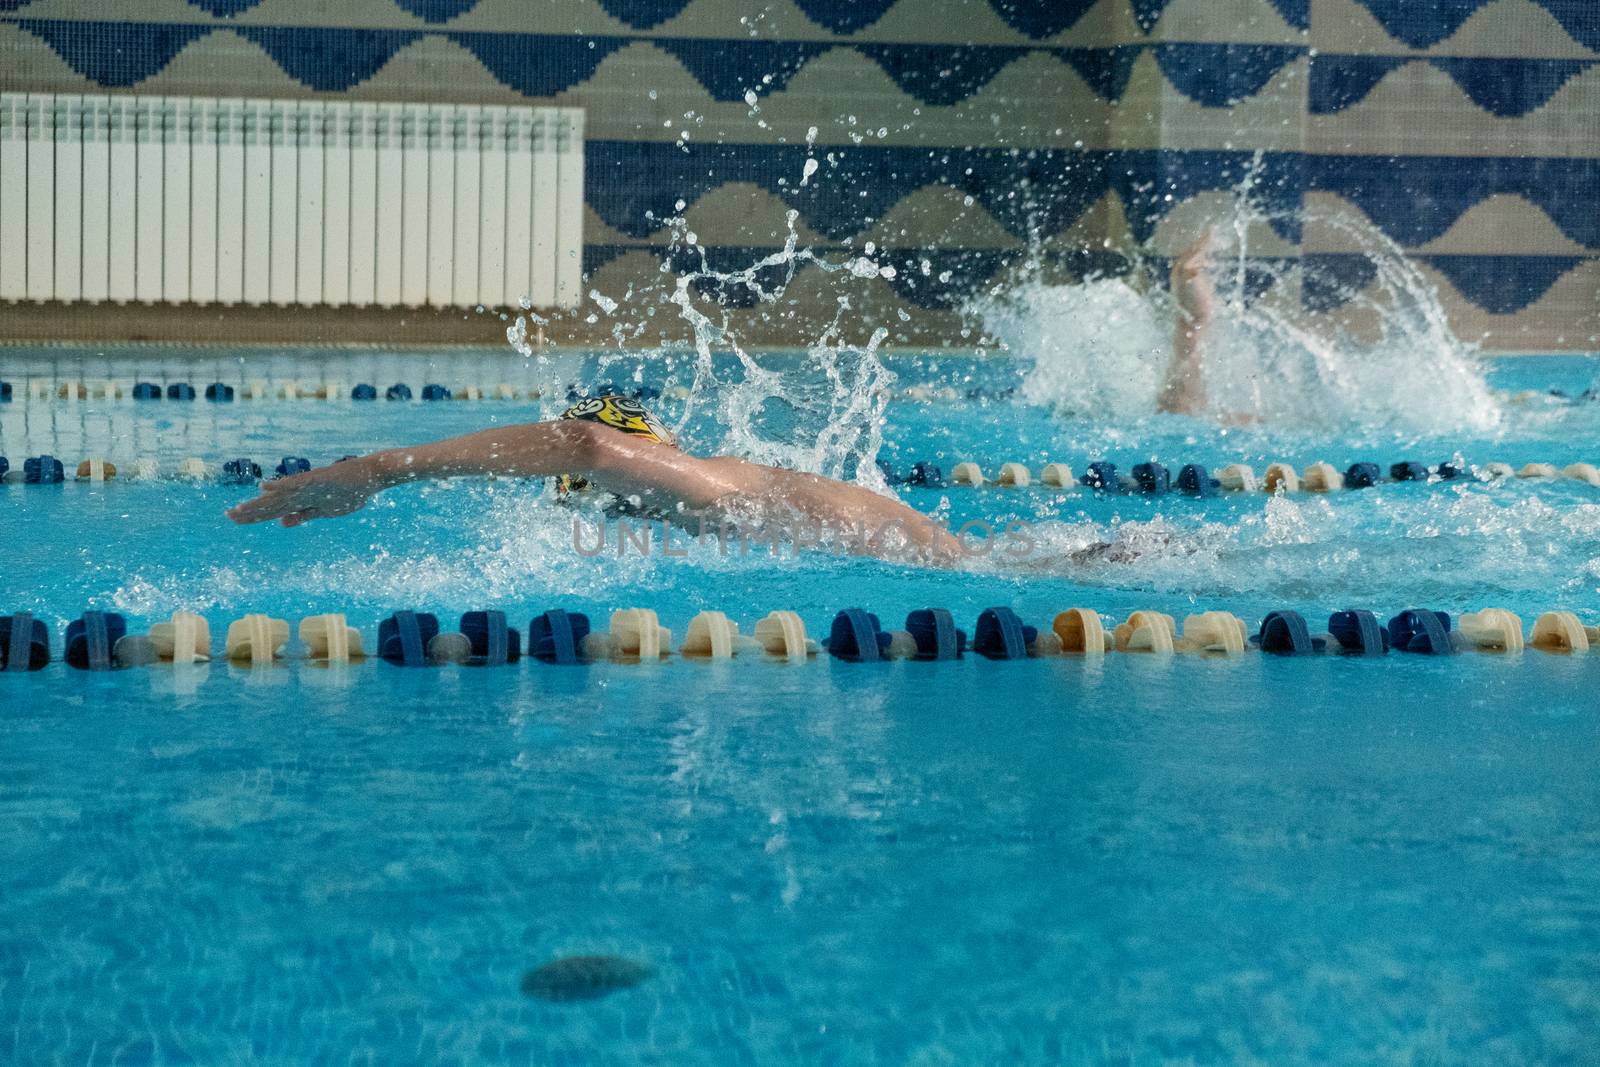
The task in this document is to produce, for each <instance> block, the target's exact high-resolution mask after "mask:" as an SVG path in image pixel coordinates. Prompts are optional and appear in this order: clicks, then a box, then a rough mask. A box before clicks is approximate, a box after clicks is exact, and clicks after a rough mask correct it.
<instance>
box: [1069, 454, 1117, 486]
mask: <svg viewBox="0 0 1600 1067" xmlns="http://www.w3.org/2000/svg"><path fill="white" fill-rule="evenodd" d="M1078 481H1079V482H1081V483H1083V484H1084V485H1086V486H1088V487H1089V488H1090V489H1095V490H1098V491H1100V492H1102V493H1115V492H1117V491H1118V490H1120V489H1121V488H1122V479H1121V478H1120V477H1119V476H1118V474H1117V465H1116V464H1115V463H1107V462H1106V461H1105V460H1096V461H1095V462H1093V463H1091V464H1089V466H1088V468H1087V469H1085V470H1084V472H1083V474H1082V475H1081V476H1080V477H1079V478H1078Z"/></svg>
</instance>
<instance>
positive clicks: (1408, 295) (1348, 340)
mask: <svg viewBox="0 0 1600 1067" xmlns="http://www.w3.org/2000/svg"><path fill="white" fill-rule="evenodd" d="M1247 182H1248V179H1247ZM1304 218H1305V221H1306V222H1307V223H1308V224H1315V225H1319V226H1323V227H1326V228H1329V229H1331V230H1332V231H1333V233H1334V234H1335V235H1337V237H1338V238H1339V239H1340V240H1341V241H1342V242H1343V243H1346V244H1348V245H1350V246H1351V247H1356V248H1359V249H1361V251H1362V252H1363V254H1365V255H1366V256H1367V257H1368V258H1369V260H1371V261H1372V262H1373V263H1374V264H1375V266H1376V278H1375V281H1374V283H1373V285H1372V286H1370V287H1369V288H1368V289H1367V290H1366V291H1365V292H1363V293H1357V294H1354V295H1353V296H1352V299H1351V300H1350V302H1349V303H1348V304H1347V305H1346V308H1345V311H1344V313H1343V314H1342V315H1341V319H1342V320H1345V321H1359V322H1365V323H1367V324H1370V327H1371V328H1370V329H1369V330H1367V333H1368V334H1370V335H1371V336H1358V335H1357V334H1356V332H1355V331H1354V330H1351V329H1347V328H1345V327H1343V326H1338V325H1334V324H1331V323H1323V322H1316V323H1313V322H1310V321H1308V319H1307V316H1306V315H1305V314H1304V313H1303V312H1301V311H1300V310H1299V309H1298V308H1297V307H1292V306H1289V305H1290V304H1292V303H1295V301H1285V300H1282V299H1269V298H1262V299H1253V300H1252V299H1247V298H1246V293H1247V290H1252V289H1253V290H1256V291H1260V282H1261V281H1262V280H1265V279H1264V278H1263V275H1265V276H1266V278H1270V280H1271V282H1273V283H1275V284H1274V285H1273V286H1272V289H1273V291H1274V292H1288V293H1298V286H1297V285H1295V284H1292V283H1293V282H1295V281H1297V279H1296V278H1291V277H1288V275H1289V274H1290V273H1291V272H1293V273H1296V274H1297V273H1298V269H1299V268H1298V264H1297V263H1293V262H1291V263H1289V264H1286V265H1284V266H1280V267H1275V268H1274V267H1272V266H1270V265H1269V264H1268V261H1264V260H1261V259H1254V260H1251V259H1248V257H1249V254H1250V249H1249V241H1248V234H1249V232H1250V231H1251V230H1252V229H1253V228H1254V227H1255V226H1256V224H1258V223H1260V222H1265V221H1267V219H1266V216H1264V215H1263V214H1262V213H1261V212H1260V211H1258V210H1257V209H1255V208H1254V207H1253V206H1252V205H1251V203H1250V198H1249V188H1248V184H1246V185H1244V186H1241V188H1240V189H1239V190H1236V199H1235V207H1234V212H1233V214H1232V216H1231V217H1230V218H1226V219H1223V220H1221V224H1220V225H1219V226H1218V227H1217V231H1218V233H1219V236H1220V238H1221V240H1219V242H1218V245H1219V247H1218V249H1217V250H1216V251H1214V253H1213V256H1212V273H1213V276H1214V278H1215V280H1216V283H1217V288H1218V300H1219V305H1220V306H1219V310H1218V314H1217V316H1216V318H1215V320H1214V322H1213V324H1212V327H1211V331H1210V334H1209V336H1208V338H1207V341H1206V347H1205V349H1204V352H1205V368H1206V372H1205V373H1206V388H1207V393H1208V395H1209V408H1210V410H1209V412H1208V414H1210V415H1212V416H1214V417H1217V418H1221V419H1224V420H1230V419H1238V418H1245V419H1249V420H1254V421H1260V422H1262V423H1266V424H1280V425H1281V424H1289V425H1296V426H1304V427H1320V428H1323V429H1330V428H1335V427H1394V428H1398V429H1404V430H1410V431H1415V432H1421V433H1428V432H1447V431H1459V430H1462V429H1471V430H1476V431H1483V432H1488V431H1493V430H1496V429H1498V428H1499V427H1500V426H1501V423H1502V411H1501V409H1500V406H1499V404H1498V403H1497V401H1496V400H1495V398H1494V395H1493V393H1492V392H1491V390H1490V388H1489V386H1488V384H1487V382H1486V381H1485V378H1484V372H1483V369H1482V367H1481V365H1480V362H1479V359H1478V356H1477V352H1476V351H1475V349H1474V348H1473V347H1472V346H1470V345H1468V344H1466V343H1464V342H1462V341H1461V340H1460V339H1459V338H1457V337H1456V336H1455V335H1454V334H1453V333H1452V332H1451V330H1450V327H1449V325H1448V323H1447V321H1446V318H1445V314H1444V310H1443V308H1442V307H1441V306H1440V304H1439V299H1438V294H1437V291H1436V290H1435V289H1434V287H1433V286H1432V285H1431V284H1429V282H1428V281H1427V279H1426V278H1424V277H1423V276H1422V274H1421V273H1420V272H1419V271H1418V270H1417V269H1416V267H1415V266H1413V265H1412V264H1411V263H1410V261H1409V260H1407V259H1406V257H1405V255H1404V253H1403V252H1402V250H1401V249H1400V248H1399V246H1397V245H1395V244H1394V243H1393V242H1392V241H1390V240H1389V239H1388V238H1386V237H1384V236H1383V235H1382V234H1379V233H1377V232H1375V231H1373V230H1371V229H1370V228H1368V227H1365V226H1363V225H1358V224H1357V223H1355V222H1353V221H1352V220H1350V219H1348V218H1346V217H1342V216H1334V215H1326V216H1324V215H1323V214H1322V213H1312V212H1308V213H1307V214H1306V215H1305V216H1304ZM1135 265H1136V266H1139V265H1141V264H1139V263H1137V262H1136V263H1135ZM1247 265H1248V273H1247V270H1246V268H1247ZM1144 273H1148V272H1146V271H1137V270H1136V271H1134V272H1131V273H1130V275H1129V277H1137V276H1138V275H1140V274H1144ZM968 310H969V313H971V314H973V315H975V316H976V317H977V318H979V319H980V320H981V321H982V323H983V326H984V329H985V331H986V332H987V333H988V334H989V335H990V336H993V337H996V338H998V339H999V340H1000V341H1001V342H1002V344H1003V345H1004V347H1006V348H1007V349H1009V350H1010V351H1011V352H1012V353H1013V354H1015V355H1016V356H1019V357H1022V358H1024V359H1025V360H1027V361H1028V362H1029V364H1030V365H1029V367H1028V370H1027V373H1026V374H1025V377H1024V379H1023V387H1022V394H1023V396H1024V397H1025V398H1026V399H1027V400H1028V401H1030V402H1031V403H1034V404H1038V405H1042V406H1047V407H1051V408H1053V409H1054V410H1056V411H1057V412H1058V413H1060V414H1063V415H1073V416H1084V417H1091V418H1096V419H1101V420H1107V421H1110V422H1128V421H1132V420H1135V419H1139V418H1142V417H1145V416H1149V415H1151V414H1153V413H1154V412H1155V410H1156V395H1157V392H1158V391H1159V389H1160V387H1161V383H1162V379H1163V375H1164V374H1165V371H1166V367H1167V364H1168V361H1169V360H1170V359H1171V357H1172V341H1173V331H1174V323H1175V321H1176V316H1177V309H1176V308H1175V306H1174V304H1173V301H1172V299H1171V297H1170V295H1169V294H1168V293H1167V291H1166V290H1165V289H1164V288H1162V287H1159V286H1152V287H1150V288H1149V289H1148V290H1146V291H1141V290H1140V289H1139V288H1136V287H1135V285H1133V284H1130V283H1129V282H1128V281H1125V280H1123V279H1121V278H1099V279H1091V280H1088V281H1085V282H1082V283H1080V284H1076V285H1050V284H1046V283H1044V282H1043V281H1041V280H1039V279H1038V278H1037V277H1035V278H1031V279H1028V280H1026V281H1024V282H1023V283H1022V284H1021V285H1019V286H1016V287H1013V288H1012V289H1011V290H1010V291H1009V292H1008V293H1007V294H1005V295H1004V296H1001V297H986V298H984V299H982V300H980V301H978V302H976V303H974V304H973V305H972V306H971V307H969V309H968Z"/></svg>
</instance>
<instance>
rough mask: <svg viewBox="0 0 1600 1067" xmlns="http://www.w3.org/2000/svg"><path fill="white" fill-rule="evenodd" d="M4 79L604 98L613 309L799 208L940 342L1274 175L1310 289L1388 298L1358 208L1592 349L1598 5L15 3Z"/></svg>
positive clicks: (1561, 1) (603, 273)
mask: <svg viewBox="0 0 1600 1067" xmlns="http://www.w3.org/2000/svg"><path fill="white" fill-rule="evenodd" d="M0 88H4V89H8V90H35V91H46V90H49V91H72V92H92V91H106V90H110V91H131V92H140V93H164V94H173V95H178V94H197V95H252V96H308V95H323V96H327V95H333V96H342V97H345V98H350V99H394V100H419V99H420V100H430V101H431V100H438V101H453V102H469V103H511V102H517V103H526V102H530V101H533V102H541V103H545V102H550V103H557V104H572V105H578V106H582V107H584V108H585V109H586V110H587V113H588V131H589V138H590V143H589V150H588V158H589V164H588V171H587V175H588V178H587V191H586V201H587V218H586V247H585V253H584V258H585V266H586V268H587V269H588V270H589V272H590V274H591V281H590V284H591V285H592V286H593V287H594V288H597V289H599V290H601V291H603V292H606V293H609V294H611V295H620V294H622V293H623V292H625V291H626V290H627V289H628V288H629V287H630V286H631V287H633V288H635V289H636V290H637V289H638V288H641V287H645V286H650V285H659V284H660V281H661V277H662V276H661V274H660V271H659V264H660V262H661V260H662V257H663V253H664V248H665V242H666V239H667V234H666V231H665V230H664V228H663V226H662V225H661V222H660V220H661V218H663V217H664V216H666V215H670V214H672V213H673V211H674V210H675V205H676V204H677V202H678V201H680V200H682V201H684V202H685V204H686V208H685V213H686V214H687V216H688V218H689V220H690V226H691V228H692V229H693V230H694V231H695V232H696V233H697V234H698V236H699V238H700V240H701V242H702V243H703V244H704V245H706V246H708V248H709V250H710V259H711V262H712V263H713V264H714V265H730V266H744V265H746V264H748V263H750V262H751V261H752V260H753V259H754V258H755V257H756V256H758V255H759V254H761V252H762V251H764V250H770V249H772V248H774V247H776V246H777V245H779V244H781V243H782V238H783V234H784V222H783V217H784V213H785V211H786V210H787V209H788V208H791V207H792V208H794V209H796V210H797V211H798V212H799V219H798V224H797V227H798V230H799V233H800V235H801V237H802V239H803V240H804V241H806V242H809V243H811V244H813V245H815V246H817V247H820V248H828V249H836V250H837V249H843V248H844V247H845V246H846V245H851V246H853V247H855V248H860V247H861V246H862V245H863V244H864V243H865V242H867V241H872V242H874V245H875V247H876V248H877V249H879V250H881V251H880V255H881V256H882V257H883V258H884V259H885V260H886V261H887V262H889V263H892V264H894V265H895V266H896V268H897V269H896V270H895V272H894V276H893V277H892V278H888V279H882V280H879V281H874V282H870V283H865V285H866V286H867V288H868V289H876V292H871V293H868V294H866V295H865V300H864V301H863V300H862V299H861V298H860V297H858V303H861V302H865V303H866V304H867V305H868V307H869V310H870V313H871V314H872V315H873V316H875V317H876V318H877V319H879V320H881V321H884V322H885V323H887V324H890V325H892V326H894V327H895V328H896V332H897V333H898V334H899V335H901V336H903V337H904V338H905V339H907V340H908V341H911V342H914V343H937V342H939V341H944V340H955V339H958V337H959V335H958V333H957V330H958V328H959V321H958V318H957V316H956V315H955V314H954V313H953V312H952V311H951V309H952V308H954V307H955V306H957V305H958V304H959V303H960V302H961V300H962V299H964V297H965V296H966V295H967V294H969V293H970V292H972V291H973V290H974V289H975V288H978V287H982V286H983V285H984V284H985V283H986V282H989V281H990V280H991V279H995V278H1001V277H1005V276H1006V275H1005V273H1004V272H1005V271H1006V269H1007V267H1008V265H1010V264H1015V263H1016V262H1017V261H1018V260H1020V259H1021V258H1023V256H1024V255H1025V253H1027V252H1028V250H1029V249H1030V248H1031V249H1032V250H1033V252H1034V253H1035V254H1036V255H1037V256H1038V257H1039V258H1042V260H1043V262H1044V264H1045V269H1046V270H1047V271H1048V272H1051V273H1054V274H1058V275H1072V274H1076V273H1081V272H1083V271H1085V270H1090V269H1095V268H1103V267H1107V266H1114V265H1115V264H1116V263H1117V262H1118V261H1119V260H1118V257H1117V256H1116V255H1115V249H1116V248H1118V247H1122V246H1125V245H1126V243H1127V242H1128V241H1130V240H1137V241H1145V242H1149V243H1150V245H1152V246H1153V247H1154V248H1155V249H1156V251H1157V252H1158V253H1159V252H1164V251H1170V249H1171V248H1172V246H1173V245H1174V244H1175V243H1176V242H1178V241H1180V240H1182V239H1183V238H1184V236H1185V235H1186V234H1187V233H1189V232H1192V230H1193V228H1194V226H1195V225H1197V224H1198V222H1199V221H1200V219H1201V218H1202V217H1203V216H1205V215H1206V214H1208V213H1209V212H1210V211H1212V210H1213V209H1214V207H1215V206H1216V205H1218V204H1219V203H1221V202H1222V201H1223V200H1224V199H1225V197H1226V193H1225V190H1227V189H1228V188H1230V187H1231V186H1233V185H1234V184H1236V183H1237V182H1238V181H1240V179H1241V178H1242V177H1243V176H1244V175H1245V174H1246V173H1247V171H1249V170H1250V168H1251V166H1252V163H1253V161H1255V160H1256V159H1259V173H1258V174H1257V176H1256V188H1257V194H1258V197H1259V198H1260V199H1261V200H1262V202H1263V203H1264V204H1265V205H1266V206H1267V207H1269V208H1270V209H1273V210H1276V211H1278V212H1281V214H1280V215H1279V216H1278V217H1277V218H1276V219H1275V221H1274V222H1273V224H1272V225H1271V227H1270V228H1263V232H1262V233H1261V234H1260V235H1259V238H1258V239H1257V240H1256V241H1255V242H1254V248H1255V250H1256V251H1257V252H1258V253H1259V254H1261V255H1263V256H1267V257H1273V258H1281V257H1291V258H1292V257H1295V256H1301V255H1303V256H1304V257H1305V272H1304V279H1303V282H1301V281H1297V280H1291V281H1289V282H1286V283H1284V284H1285V285H1287V286H1290V287H1293V288H1295V289H1297V290H1298V291H1296V292H1292V293H1288V294H1285V295H1286V296H1287V297H1289V298H1292V299H1295V300H1298V301H1300V302H1301V303H1302V304H1303V305H1305V306H1307V307H1310V308H1313V309H1316V310H1317V311H1318V312H1319V313H1329V314H1337V313H1338V311H1339V305H1340V304H1341V303H1343V302H1344V301H1345V300H1346V298H1347V297H1348V295H1349V291H1350V289H1351V288H1352V287H1355V288H1359V287H1360V286H1362V285H1363V284H1365V283H1366V281H1367V279H1368V278H1369V276H1370V270H1371V268H1370V265H1369V264H1368V263H1367V262H1366V261H1365V260H1364V259H1362V258H1361V257H1360V256H1359V255H1358V254H1356V253H1355V250H1354V248H1353V247H1352V246H1351V245H1350V244H1349V242H1348V240H1347V239H1346V238H1344V237H1342V236H1341V231H1340V230H1339V228H1338V227H1335V226H1331V225H1327V224H1324V223H1321V222H1318V221H1316V220H1317V219H1318V218H1319V217H1321V216H1322V215H1324V214H1325V213H1335V214H1337V213H1341V212H1344V213H1350V212H1359V213H1360V214H1361V215H1363V216H1364V217H1365V219H1366V220H1367V221H1368V222H1370V223H1371V224H1372V225H1373V226H1375V227H1377V228H1378V229H1379V230H1380V231H1382V233H1384V234H1385V235H1387V236H1388V237H1390V238H1392V239H1393V240H1394V241H1396V242H1397V243H1398V244H1400V245H1401V246H1402V247H1404V248H1405V249H1407V250H1408V252H1409V253H1410V254H1411V255H1412V256H1413V257H1414V259H1415V260H1416V262H1417V263H1418V264H1419V265H1420V267H1421V269H1422V270H1423V272H1424V273H1425V274H1426V275H1428V276H1429V277H1430V278H1432V279H1433V280H1435V281H1436V282H1437V283H1438V284H1439V285H1440V287H1441V290H1442V292H1443V293H1444V296H1445V300H1446V306H1447V308H1448V309H1449V311H1450V314H1451V316H1452V318H1453V321H1454V322H1455V324H1456V326H1457V328H1458V330H1459V331H1460V332H1461V333H1463V334H1464V335H1466V336H1468V337H1471V338H1478V337H1483V338H1485V339H1486V340H1487V342H1488V344H1489V345H1490V346H1491V347H1496V348H1504V349H1512V350H1540V349H1576V350H1593V349H1597V348H1600V339H1597V335H1600V210H1597V204H1600V3H1597V2H1596V0H770V2H764V3H760V4H748V3H739V2H736V0H540V2H539V3H538V4H527V3H524V2H520V0H343V2H341V3H339V4H326V5H323V4H316V5H313V4H305V3H296V2H293V0H188V2H185V0H119V2H118V3H116V4H114V5H113V4H88V3H83V2H71V0H0ZM752 94H753V95H752ZM752 100H753V101H754V104H753V105H752V103H751V102H750V101H752ZM812 127H815V128H816V133H815V137H814V144H813V145H810V146H808V144H807V140H808V135H809V131H810V130H811V128H812ZM811 157H815V158H816V159H817V160H818V162H819V164H820V167H819V169H818V173H817V174H816V175H815V176H813V177H812V178H811V179H810V180H808V181H804V182H802V175H803V173H804V167H805V163H806V160H807V159H808V158H811ZM1303 206H1308V207H1311V208H1312V209H1313V211H1312V212H1311V213H1310V215H1309V216H1308V218H1309V220H1310V221H1304V220H1302V217H1301V214H1300V212H1301V209H1302V207H1303ZM1108 245H1109V247H1108ZM813 273H814V272H813ZM825 288H826V287H825V286H824V285H823V283H822V280H821V279H819V278H810V279H808V278H807V277H805V276H804V274H803V275H802V277H801V278H799V279H797V280H796V282H795V283H794V285H793V286H792V288H791V295H792V296H794V297H796V298H797V299H799V300H800V301H801V306H800V311H801V312H802V313H804V312H805V311H806V310H808V309H807V308H806V307H805V305H806V303H807V302H808V301H809V302H810V303H811V305H812V307H811V308H810V309H809V310H811V311H813V312H816V313H817V314H825V313H826V312H827V311H828V310H829V309H831V306H832V298H831V297H830V296H828V295H827V294H826V293H825V292H824V290H825ZM731 295H733V296H735V297H738V296H741V295H742V296H744V297H746V298H748V297H749V296H750V294H749V293H744V294H739V293H735V294H731ZM896 312H903V313H904V314H903V315H901V314H896ZM760 313H761V314H762V315H763V316H765V317H766V319H767V325H768V335H769V336H768V340H771V341H782V340H784V339H785V338H784V330H785V327H784V325H783V324H784V322H786V321H789V320H785V319H782V318H781V317H779V318H774V317H773V315H772V312H771V309H760ZM5 314H6V309H4V308H0V329H3V328H4V325H5V318H4V316H5ZM168 318H169V319H170V318H171V317H170V316H168ZM146 321H147V322H148V321H150V320H148V319H147V320H146ZM262 321H263V323H264V324H267V326H268V328H270V322H271V319H270V318H267V319H263V320H262ZM300 325H301V326H302V327H303V323H301V324H300ZM601 325H602V327H603V325H604V324H601ZM580 328H581V327H580ZM791 328H792V327H791ZM790 339H791V340H800V339H801V338H798V337H792V338H790Z"/></svg>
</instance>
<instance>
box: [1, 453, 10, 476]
mask: <svg viewBox="0 0 1600 1067" xmlns="http://www.w3.org/2000/svg"><path fill="white" fill-rule="evenodd" d="M10 470H11V461H10V460H9V459H7V458H6V457H4V456H0V482H3V481H5V480H6V473H7V472H8V471H10Z"/></svg>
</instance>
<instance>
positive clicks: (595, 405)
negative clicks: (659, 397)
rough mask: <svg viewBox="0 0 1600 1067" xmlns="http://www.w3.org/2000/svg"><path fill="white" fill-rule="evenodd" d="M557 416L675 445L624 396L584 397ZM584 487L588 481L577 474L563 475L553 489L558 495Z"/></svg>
mask: <svg viewBox="0 0 1600 1067" xmlns="http://www.w3.org/2000/svg"><path fill="white" fill-rule="evenodd" d="M561 417H562V418H563V419H582V420H584V421H585V422H598V423H600V424H602V425H604V426H609V427H611V428H612V429H613V430H621V431H622V432H623V433H625V434H631V435H633V436H634V437H643V438H645V439H646V440H649V441H656V442H658V443H660V444H663V445H671V444H676V443H677V442H676V441H675V440H674V439H673V437H672V431H671V430H669V429H667V427H666V425H665V424H664V423H662V421H661V420H660V419H658V418H656V417H655V415H653V414H651V412H650V410H649V409H648V408H646V407H645V406H644V405H643V404H641V403H639V402H638V401H637V400H635V399H633V398H632V397H628V396H619V395H617V394H614V393H613V394H609V395H606V396H591V397H585V398H584V399H582V400H580V401H578V402H577V403H576V404H573V405H572V406H571V407H570V408H568V409H567V410H565V411H563V412H562V413H561ZM588 486H589V479H587V478H585V477H583V476H582V475H579V474H563V475H561V476H560V477H559V478H557V479H556V490H557V491H558V492H561V493H569V492H572V491H573V490H575V489H586V488H588Z"/></svg>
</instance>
